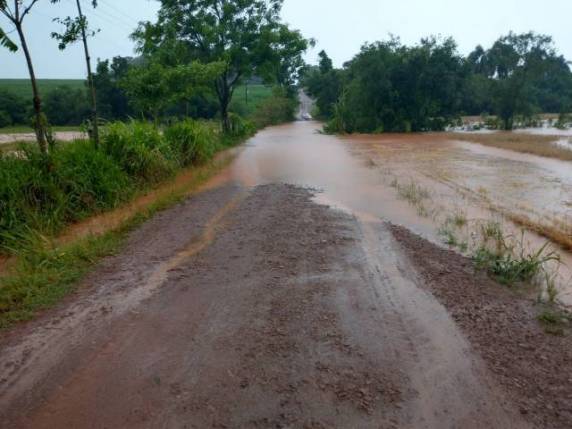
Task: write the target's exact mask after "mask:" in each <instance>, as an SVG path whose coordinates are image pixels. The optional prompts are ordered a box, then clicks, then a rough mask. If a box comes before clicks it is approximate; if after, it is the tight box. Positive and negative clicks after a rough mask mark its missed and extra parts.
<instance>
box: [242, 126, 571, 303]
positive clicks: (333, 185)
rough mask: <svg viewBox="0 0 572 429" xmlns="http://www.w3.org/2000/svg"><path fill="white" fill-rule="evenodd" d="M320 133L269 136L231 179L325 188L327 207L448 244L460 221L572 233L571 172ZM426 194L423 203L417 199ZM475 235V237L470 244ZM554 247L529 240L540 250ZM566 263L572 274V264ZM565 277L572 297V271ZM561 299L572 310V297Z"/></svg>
mask: <svg viewBox="0 0 572 429" xmlns="http://www.w3.org/2000/svg"><path fill="white" fill-rule="evenodd" d="M319 129H320V124H318V123H315V122H297V123H294V124H289V125H284V126H279V127H274V128H269V129H266V130H264V131H262V132H260V133H259V134H258V135H257V136H255V137H254V138H253V139H252V140H251V141H250V142H249V144H248V145H247V147H246V148H245V150H244V151H243V152H242V153H241V155H240V156H239V157H238V159H237V161H236V162H235V163H234V164H233V167H232V171H231V175H232V176H233V178H234V179H237V180H239V181H241V182H242V183H244V184H246V185H249V186H253V185H257V184H264V183H273V182H286V183H293V184H298V185H301V186H306V187H311V188H315V189H318V190H320V191H321V192H320V193H319V194H318V197H317V198H318V200H319V201H321V202H324V203H327V204H330V205H333V206H336V207H338V208H341V209H344V210H348V211H350V212H352V213H353V214H354V215H356V216H357V217H360V218H364V219H372V218H376V219H379V218H382V219H384V220H388V221H390V222H393V223H397V224H401V225H404V226H406V227H408V228H409V229H411V230H413V231H415V232H417V233H419V234H421V235H423V236H425V237H426V238H428V239H430V240H432V241H434V242H439V243H442V242H443V238H442V237H441V236H440V234H439V230H440V228H441V227H442V224H443V222H444V221H445V219H447V218H448V217H449V216H451V214H454V213H462V214H463V216H464V217H466V218H467V220H468V222H467V223H468V224H469V225H476V224H478V223H479V222H481V221H485V220H487V219H491V218H492V219H499V218H500V217H501V215H500V213H504V214H505V215H509V217H511V216H512V218H513V219H514V218H516V217H526V218H527V219H530V220H534V221H536V220H538V221H543V222H550V223H551V224H554V225H561V226H562V228H563V229H565V228H567V227H569V228H572V223H571V217H570V216H571V214H572V168H570V163H568V162H565V161H559V160H553V159H546V158H540V157H536V156H532V155H527V154H521V153H516V152H511V151H507V150H502V149H496V148H490V147H485V146H481V145H477V144H471V143H466V142H458V141H450V140H446V137H445V136H443V135H440V134H413V135H392V134H386V135H379V136H345V137H336V136H327V135H322V134H320V133H319V132H318V130H319ZM416 190H417V191H416ZM419 190H423V192H421V194H423V195H421V196H419V195H417V196H416V195H411V194H412V193H413V194H415V192H418V191H419ZM425 190H426V191H427V195H425V194H424V192H425ZM501 220H502V221H503V223H504V226H505V230H506V231H508V232H513V233H514V234H518V231H519V227H517V226H516V225H515V224H513V223H511V222H510V221H508V220H507V218H503V219H501ZM571 230H572V229H571ZM471 234H472V232H471V231H466V235H467V236H468V237H469V238H467V240H469V239H470V235H471ZM545 241H546V239H545V238H543V237H540V236H538V235H536V234H534V233H527V235H526V242H527V243H529V246H530V247H537V246H541V245H542V244H543V243H544V242H545ZM562 254H563V260H564V261H565V262H567V263H568V265H569V266H570V267H572V256H571V255H570V254H568V253H566V252H562ZM561 274H562V276H561V277H562V279H561V282H560V283H562V285H563V286H562V287H565V284H566V283H567V278H570V277H572V271H571V270H570V268H568V267H564V268H563V270H562V273H561ZM565 278H566V280H565ZM561 299H562V300H563V301H566V302H568V303H571V304H572V295H569V294H563V295H562V296H561Z"/></svg>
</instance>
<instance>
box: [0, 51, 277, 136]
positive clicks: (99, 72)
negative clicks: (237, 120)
mask: <svg viewBox="0 0 572 429" xmlns="http://www.w3.org/2000/svg"><path fill="white" fill-rule="evenodd" d="M139 63H140V60H137V59H134V58H131V57H119V56H118V57H115V58H113V59H112V60H105V61H99V62H98V64H97V67H96V71H95V73H94V82H95V84H96V88H97V102H98V106H99V110H100V117H101V118H102V120H103V121H105V122H110V121H116V120H125V119H128V118H140V117H141V116H142V115H144V113H142V112H141V110H140V109H139V108H138V105H137V100H136V99H135V97H132V96H131V97H130V96H129V95H128V93H127V91H126V90H125V86H124V84H123V82H124V81H125V79H126V77H127V75H128V73H129V71H130V70H131V69H133V68H134V67H136V66H137V65H138V64H139ZM12 86H13V85H7V86H6V87H2V88H0V128H2V127H7V126H15V125H26V126H28V125H30V124H31V118H32V116H33V111H32V108H33V106H32V105H31V103H30V98H31V96H30V97H26V96H25V95H24V94H27V92H29V91H25V90H23V89H22V88H21V87H18V88H12ZM246 91H248V92H246ZM44 92H45V96H44V100H43V101H44V111H45V113H46V116H47V117H48V118H49V120H50V124H51V125H56V126H65V125H81V124H82V123H83V122H84V121H85V120H86V119H88V118H89V116H90V109H91V106H90V100H89V92H88V87H87V82H85V84H84V88H82V87H81V86H80V87H78V83H77V82H75V81H74V82H73V84H71V83H67V82H66V81H64V80H62V81H59V84H58V85H51V84H50V85H49V86H48V87H47V88H45V89H44ZM271 95H272V88H270V87H267V86H265V85H263V83H262V80H261V79H260V78H257V77H254V78H252V79H250V81H249V83H248V86H244V87H243V89H242V91H239V92H237V93H236V94H235V100H234V102H233V103H232V104H231V110H232V111H236V112H237V113H239V114H241V115H246V116H248V115H249V114H251V113H253V110H254V108H255V107H258V106H259V105H260V103H261V102H262V101H263V100H264V99H266V98H268V97H270V96H271ZM217 113H218V101H217V98H216V95H215V94H214V93H213V92H212V91H211V92H209V91H202V92H200V93H197V94H195V95H193V96H192V97H191V98H190V99H189V100H187V101H185V102H172V103H169V104H168V105H167V106H166V111H165V112H164V115H165V116H166V117H192V118H202V119H211V118H213V117H215V116H216V115H217Z"/></svg>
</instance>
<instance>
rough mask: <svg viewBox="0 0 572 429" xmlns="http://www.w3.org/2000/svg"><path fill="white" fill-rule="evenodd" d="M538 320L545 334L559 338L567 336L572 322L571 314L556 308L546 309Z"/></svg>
mask: <svg viewBox="0 0 572 429" xmlns="http://www.w3.org/2000/svg"><path fill="white" fill-rule="evenodd" d="M537 319H538V321H539V322H540V324H541V325H542V327H543V328H544V332H546V333H547V334H550V335H559V336H562V335H565V334H566V331H567V329H568V328H569V327H570V322H571V321H572V317H571V315H570V313H568V312H567V311H565V310H561V309H559V308H557V307H555V306H550V307H547V308H545V309H544V310H543V311H542V312H540V314H539V315H538V316H537Z"/></svg>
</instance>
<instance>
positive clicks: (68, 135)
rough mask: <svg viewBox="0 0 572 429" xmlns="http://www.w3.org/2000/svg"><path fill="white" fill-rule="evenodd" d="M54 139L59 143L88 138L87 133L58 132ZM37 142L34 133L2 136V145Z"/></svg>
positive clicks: (0, 139)
mask: <svg viewBox="0 0 572 429" xmlns="http://www.w3.org/2000/svg"><path fill="white" fill-rule="evenodd" d="M54 138H55V139H57V140H59V141H65V142H67V141H73V140H77V139H84V138H86V133H83V132H80V131H56V132H55V133H54ZM35 140H36V135H35V134H34V133H13V134H0V145H2V144H9V143H16V142H33V141H35Z"/></svg>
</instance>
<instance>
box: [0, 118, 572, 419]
mask: <svg viewBox="0 0 572 429" xmlns="http://www.w3.org/2000/svg"><path fill="white" fill-rule="evenodd" d="M288 127H290V128H288ZM288 127H286V128H279V129H278V131H277V132H276V131H275V130H270V131H269V133H270V134H266V135H264V134H263V135H262V136H261V137H258V138H259V139H260V138H265V136H268V135H271V136H272V141H273V142H276V143H280V142H282V143H283V144H284V147H283V150H284V152H282V154H281V156H282V158H283V159H282V161H284V157H286V158H287V157H289V156H293V155H292V154H293V152H292V151H288V148H291V146H289V144H295V143H294V142H293V141H292V140H291V138H290V137H288V136H289V135H291V133H292V132H296V130H298V131H300V130H308V129H312V128H309V127H310V124H295V125H290V126H288ZM300 127H302V128H300ZM313 138H314V137H313V134H308V141H311V140H312V139H313ZM330 148H331V152H330V153H329V154H328V159H329V160H331V161H332V160H333V161H332V162H333V163H334V164H335V162H336V161H335V160H336V159H337V160H341V159H342V157H343V156H344V155H342V152H336V151H338V150H341V149H339V147H334V146H331V147H330ZM255 153H257V155H256V156H255V155H254V154H255ZM272 153H274V149H273V148H269V147H267V146H264V144H262V142H261V141H260V140H257V139H256V138H255V139H254V140H253V141H252V142H250V145H247V147H246V148H245V149H244V151H243V153H242V155H241V156H239V159H238V160H237V161H236V163H235V164H234V165H233V166H231V167H230V168H229V170H227V171H226V172H225V174H223V175H221V177H218V178H217V179H216V181H215V182H216V186H213V187H210V188H209V190H207V191H205V192H203V193H200V194H198V195H195V196H193V197H191V198H189V199H188V200H186V201H185V202H184V203H182V204H179V205H178V206H176V207H174V208H172V209H169V210H167V211H165V212H163V213H161V214H160V215H158V216H157V217H155V218H154V219H153V220H151V221H149V222H147V223H146V224H145V225H143V226H142V227H141V228H140V229H139V230H137V231H135V232H134V233H132V235H131V236H130V238H129V242H128V243H127V246H126V248H125V249H124V250H123V251H122V252H121V254H119V255H116V256H114V257H111V258H108V259H107V260H105V261H104V262H103V263H102V264H101V266H99V267H98V268H97V269H96V271H95V272H94V273H93V274H92V275H90V276H89V278H87V279H86V280H85V281H84V285H83V286H84V287H82V288H81V289H80V291H79V292H78V293H77V294H76V295H74V296H71V297H69V298H68V299H67V300H66V302H64V303H62V304H61V305H60V306H59V307H58V308H56V309H54V310H52V311H50V312H48V313H46V314H44V315H42V316H41V317H40V318H39V319H38V320H37V321H35V322H32V323H29V324H27V325H23V326H20V327H18V328H17V329H15V330H13V331H12V332H9V333H5V334H3V336H2V338H0V368H2V375H1V377H0V427H2V428H4V427H6V428H60V427H70V428H142V427H143V428H183V427H189V428H208V427H213V428H235V427H237V428H257V427H260V428H267V427H282V428H287V427H292V428H332V427H333V428H484V427H486V428H489V427H490V428H527V427H566V425H569V424H570V423H571V422H572V409H570V405H569V402H570V401H569V400H567V398H568V397H569V396H568V395H570V394H571V393H572V392H570V389H569V385H570V384H571V383H570V380H572V374H571V372H570V362H572V354H571V353H572V352H571V350H572V347H570V346H571V345H572V344H571V343H570V340H569V338H568V337H550V338H549V340H546V339H545V338H548V337H547V336H546V335H544V334H543V333H542V330H541V329H540V327H538V325H537V324H535V323H534V322H535V319H534V314H533V312H532V311H529V310H530V308H531V304H530V302H529V301H528V300H527V299H526V298H518V297H514V296H512V295H510V296H509V295H506V294H505V295H503V293H504V292H503V293H501V295H500V296H501V301H500V302H501V304H502V305H503V306H504V307H502V309H504V310H503V311H504V313H503V312H502V311H501V310H499V307H498V306H496V305H497V304H498V302H499V301H498V297H497V295H496V294H495V293H493V292H494V291H495V290H496V288H500V286H499V285H496V284H494V283H493V282H491V281H490V280H487V279H486V278H484V277H482V276H477V275H474V273H472V272H471V271H470V269H469V268H468V267H469V264H468V261H467V260H466V259H464V258H463V257H461V256H458V255H456V256H454V255H453V254H448V253H443V252H445V251H443V250H440V249H438V248H436V247H435V246H434V245H432V244H431V243H429V242H427V241H425V240H423V239H421V238H419V237H417V236H415V235H413V234H411V233H409V232H406V231H405V230H401V229H399V228H396V227H393V226H391V225H390V224H388V223H385V222H384V220H383V219H380V218H379V217H376V216H372V215H368V213H367V212H366V211H365V210H346V211H341V210H339V209H335V208H331V207H328V206H327V205H324V204H319V203H318V202H317V201H322V202H323V201H324V200H327V199H328V195H327V192H324V193H320V192H318V191H316V190H310V189H307V188H304V187H302V186H301V185H304V184H306V185H316V182H315V181H312V180H306V179H305V178H307V177H311V176H314V175H315V174H316V173H315V171H316V168H317V167H316V166H320V168H321V169H322V170H324V171H328V169H329V168H333V171H338V170H336V168H335V165H334V167H332V164H331V163H328V162H326V161H322V162H318V163H316V162H313V160H312V159H311V157H312V152H309V157H310V158H309V159H308V164H306V165H299V164H298V163H296V164H295V165H296V168H292V169H291V170H290V171H291V174H294V173H295V172H298V173H300V174H298V178H299V180H281V178H280V177H275V178H272V177H271V176H270V175H267V174H264V170H265V169H269V171H271V172H272V174H273V175H276V176H280V175H283V176H285V174H283V173H285V171H282V172H281V171H280V169H277V168H272V165H273V164H272V157H271V156H270V154H272ZM346 155H347V156H349V157H351V155H350V154H349V152H348V153H347V154H346ZM325 159H326V158H324V160H325ZM350 159H351V158H348V159H347V160H346V162H348V163H350V162H351V161H350ZM287 163H288V160H286V161H285V163H283V164H282V165H285V164H287ZM274 165H276V164H274ZM245 167H247V168H245ZM358 177H359V176H358ZM283 178H284V179H286V177H283ZM284 181H287V182H290V183H293V184H289V185H288V184H283V183H282V182H284ZM295 185H298V186H295ZM315 195H317V198H316V197H315ZM330 195H331V194H330ZM348 201H349V202H351V199H348ZM356 201H357V199H356ZM367 204H368V202H367V201H363V207H366V206H367ZM369 204H371V201H370V202H369ZM455 258H457V259H455ZM449 261H450V262H449ZM449 264H451V265H449ZM462 264H465V266H464V267H463V268H462V270H460V271H458V270H457V268H458V267H459V265H462ZM440 279H443V281H441V280H440ZM455 287H457V288H458V289H455ZM455 291H457V292H458V293H457V292H455ZM507 293H508V292H507ZM463 297H465V298H464V299H463ZM479 307H482V308H484V309H485V310H487V309H491V308H492V309H493V310H494V311H488V310H487V311H486V312H485V316H486V318H485V319H483V320H485V322H484V325H483V326H484V327H482V326H481V324H479V323H476V322H475V321H476V320H477V321H478V320H479V317H481V316H482V314H481V312H480V310H479ZM523 310H527V311H528V312H527V311H523ZM513 312H514V314H513ZM509 314H511V315H512V316H511V317H508V318H507V315H509ZM502 320H504V321H505V322H506V323H504V324H502V325H499V326H502V329H501V331H500V332H497V333H496V336H495V337H494V342H493V341H489V342H487V341H486V338H484V337H486V336H487V335H489V336H490V335H491V333H493V332H494V324H495V323H496V322H498V321H502ZM471 321H472V322H473V323H471ZM511 321H512V322H514V323H512V324H511V323H508V322H511ZM479 334H480V335H479ZM509 340H510V341H509ZM505 341H506V342H507V343H508V346H506V347H505V345H504V342H505ZM525 342H526V344H525V346H527V347H528V348H529V349H532V350H531V351H529V352H526V351H524V352H523V351H522V350H520V351H518V354H514V350H513V348H511V347H516V348H517V349H518V348H519V347H520V346H521V345H522V344H523V343H525ZM537 350H539V353H541V354H542V356H544V358H543V359H540V360H539V356H537V354H536V351H537ZM555 352H558V353H555ZM511 353H512V354H511ZM551 353H553V354H554V356H553V355H552V354H551ZM556 354H557V356H556ZM503 356H504V358H503ZM507 357H509V358H512V361H514V362H518V365H515V364H514V362H513V364H512V366H511V363H510V362H509V359H507ZM539 368H541V369H542V371H544V372H545V373H544V372H542V371H540V372H538V371H536V370H538V369H539ZM550 373H552V377H547V378H546V380H543V379H542V377H543V376H546V375H548V376H550ZM511 383H512V384H511ZM516 385H520V386H524V388H522V389H520V390H519V388H518V387H517V386H516ZM566 386H568V388H567V387H566ZM551 389H555V390H551ZM556 392H557V393H558V394H557V395H556ZM571 397H572V396H571Z"/></svg>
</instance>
